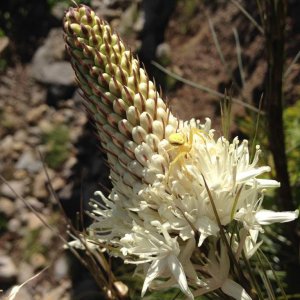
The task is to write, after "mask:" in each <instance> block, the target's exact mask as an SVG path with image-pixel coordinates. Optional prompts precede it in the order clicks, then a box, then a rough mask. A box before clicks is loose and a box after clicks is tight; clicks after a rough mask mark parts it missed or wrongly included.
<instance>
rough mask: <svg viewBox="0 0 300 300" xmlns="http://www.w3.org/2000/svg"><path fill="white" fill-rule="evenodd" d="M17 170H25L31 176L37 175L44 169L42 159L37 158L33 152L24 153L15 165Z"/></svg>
mask: <svg viewBox="0 0 300 300" xmlns="http://www.w3.org/2000/svg"><path fill="white" fill-rule="evenodd" d="M15 167H16V169H24V170H26V171H28V172H29V173H30V174H33V173H36V172H38V171H40V170H41V169H42V168H43V164H42V162H41V161H40V158H37V157H36V155H35V154H34V153H33V151H32V150H28V151H26V152H23V153H22V154H21V156H20V158H19V160H18V161H17V163H16V165H15Z"/></svg>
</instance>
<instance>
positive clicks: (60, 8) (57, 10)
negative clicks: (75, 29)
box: [51, 2, 68, 21]
mask: <svg viewBox="0 0 300 300" xmlns="http://www.w3.org/2000/svg"><path fill="white" fill-rule="evenodd" d="M67 8H68V6H67V5H66V3H65V2H57V3H56V4H55V5H54V6H53V8H52V9H51V14H52V15H53V16H54V17H55V18H56V19H57V20H59V21H61V20H62V19H63V17H64V14H65V11H66V9H67Z"/></svg>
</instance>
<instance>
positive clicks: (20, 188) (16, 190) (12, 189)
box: [0, 180, 26, 199]
mask: <svg viewBox="0 0 300 300" xmlns="http://www.w3.org/2000/svg"><path fill="white" fill-rule="evenodd" d="M8 184H9V186H8V185H7V184H5V183H3V184H2V185H1V188H0V193H1V194H2V196H4V197H7V198H10V199H15V198H17V197H16V194H17V195H19V196H23V195H24V192H25V187H26V182H24V181H17V180H11V181H8Z"/></svg>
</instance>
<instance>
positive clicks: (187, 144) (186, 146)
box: [167, 128, 203, 180]
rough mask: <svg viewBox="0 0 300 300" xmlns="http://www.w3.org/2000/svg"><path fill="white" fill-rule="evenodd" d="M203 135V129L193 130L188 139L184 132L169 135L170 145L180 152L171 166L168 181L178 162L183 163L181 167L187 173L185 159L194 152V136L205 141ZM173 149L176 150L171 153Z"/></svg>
mask: <svg viewBox="0 0 300 300" xmlns="http://www.w3.org/2000/svg"><path fill="white" fill-rule="evenodd" d="M202 134H203V131H202V130H201V129H198V128H191V130H190V132H189V138H187V136H186V135H185V134H184V133H182V132H176V133H171V134H170V135H169V137H168V140H169V143H170V144H171V145H172V146H174V147H176V151H177V152H178V154H177V156H176V157H175V158H174V159H173V160H172V162H171V163H170V165H169V172H168V177H167V179H168V180H169V176H170V174H171V171H172V169H173V168H174V166H175V164H176V162H177V161H179V162H180V163H181V167H182V168H183V169H185V171H187V170H186V167H185V165H184V162H183V158H184V157H185V155H186V154H188V153H189V152H190V151H191V150H192V147H193V139H194V135H198V136H200V137H201V138H202V139H203V136H202ZM173 149H174V148H171V149H169V151H170V150H173Z"/></svg>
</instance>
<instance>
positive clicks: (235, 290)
mask: <svg viewBox="0 0 300 300" xmlns="http://www.w3.org/2000/svg"><path fill="white" fill-rule="evenodd" d="M221 290H222V291H223V292H224V293H225V294H227V295H229V296H231V297H233V298H234V299H236V300H252V298H251V297H250V296H249V295H248V293H247V292H246V291H245V290H244V289H243V288H242V286H240V285H239V284H238V283H236V282H235V281H233V280H231V279H226V280H225V282H224V283H223V285H222V286H221Z"/></svg>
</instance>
